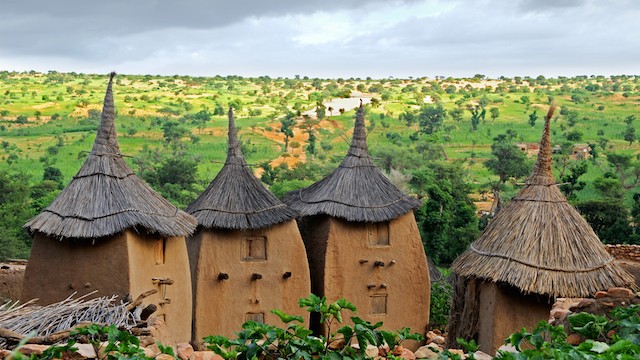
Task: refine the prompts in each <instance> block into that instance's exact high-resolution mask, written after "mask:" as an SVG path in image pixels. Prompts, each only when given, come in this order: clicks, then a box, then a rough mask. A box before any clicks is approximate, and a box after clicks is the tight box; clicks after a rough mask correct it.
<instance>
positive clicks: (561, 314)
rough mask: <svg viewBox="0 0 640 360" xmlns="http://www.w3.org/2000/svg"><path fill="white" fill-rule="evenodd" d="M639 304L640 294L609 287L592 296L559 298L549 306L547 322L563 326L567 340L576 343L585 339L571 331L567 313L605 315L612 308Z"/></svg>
mask: <svg viewBox="0 0 640 360" xmlns="http://www.w3.org/2000/svg"><path fill="white" fill-rule="evenodd" d="M633 304H640V295H639V294H638V293H634V292H633V291H631V290H629V289H627V288H611V289H609V290H607V291H598V292H597V293H596V294H595V296H594V297H593V298H559V299H557V301H556V302H555V304H553V308H551V312H550V318H549V323H550V324H552V325H555V326H563V327H564V330H565V332H566V333H567V334H568V337H567V342H568V343H569V344H571V345H578V344H580V343H581V342H583V341H584V340H585V339H584V337H583V336H582V335H580V334H576V333H571V332H570V326H569V319H568V318H567V317H568V316H569V315H571V314H574V313H581V312H588V313H590V314H594V315H602V316H607V315H609V313H610V312H611V310H612V309H613V308H616V307H623V306H629V305H633Z"/></svg>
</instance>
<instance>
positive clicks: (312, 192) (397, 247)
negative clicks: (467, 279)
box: [285, 104, 430, 333]
mask: <svg viewBox="0 0 640 360" xmlns="http://www.w3.org/2000/svg"><path fill="white" fill-rule="evenodd" d="M285 203H287V204H289V205H290V206H291V207H292V208H293V209H295V210H297V211H298V212H299V213H300V216H302V219H301V220H300V229H301V232H302V238H303V239H304V242H305V245H306V248H307V256H308V258H309V265H310V266H311V288H312V292H313V293H314V294H316V295H318V296H326V297H327V299H328V300H330V301H335V300H337V299H339V298H346V299H347V300H349V301H351V302H353V303H354V305H356V307H357V309H358V316H359V317H361V318H363V319H365V320H368V321H372V322H378V321H383V322H384V327H385V328H386V329H393V330H396V329H400V328H402V327H405V326H406V327H409V328H411V330H413V331H415V332H420V333H422V332H424V330H425V327H426V326H427V324H428V323H429V301H430V299H429V293H430V283H429V270H428V267H427V258H426V256H425V252H424V248H423V245H422V241H421V239H420V234H419V232H418V227H417V225H416V221H415V218H414V215H413V209H415V208H417V207H418V206H420V203H419V202H418V201H417V200H416V199H413V198H411V197H409V196H408V195H406V194H404V193H402V191H400V190H399V189H398V188H396V187H395V186H394V185H393V184H392V183H391V182H390V181H389V180H388V179H387V178H386V177H385V176H384V175H383V174H382V173H381V172H380V170H378V168H376V166H375V165H374V164H373V162H372V160H371V157H370V156H369V150H368V147H367V141H366V130H365V123H364V108H363V106H362V104H361V105H360V108H359V109H358V111H357V114H356V121H355V128H354V132H353V140H352V141H351V145H350V147H349V151H348V153H347V156H346V157H345V158H344V160H343V161H342V164H341V165H340V166H339V167H338V168H337V169H336V170H335V171H333V173H331V174H330V175H329V176H327V177H326V178H324V179H322V180H321V181H319V182H317V183H315V184H313V185H311V186H309V187H307V188H304V189H301V190H296V191H293V192H290V193H289V194H287V196H286V198H285ZM313 321H314V320H312V322H313ZM313 326H314V329H316V330H318V331H322V327H321V326H320V325H319V324H314V325H313Z"/></svg>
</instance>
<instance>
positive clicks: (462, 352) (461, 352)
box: [449, 349, 467, 360]
mask: <svg viewBox="0 0 640 360" xmlns="http://www.w3.org/2000/svg"><path fill="white" fill-rule="evenodd" d="M449 352H450V353H452V354H457V355H459V356H460V358H461V359H462V360H464V359H466V358H467V355H465V353H464V351H463V350H462V349H449Z"/></svg>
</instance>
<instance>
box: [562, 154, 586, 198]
mask: <svg viewBox="0 0 640 360" xmlns="http://www.w3.org/2000/svg"><path fill="white" fill-rule="evenodd" d="M587 169H588V166H587V162H586V161H584V160H583V161H578V162H575V163H574V164H572V165H571V166H569V168H568V170H569V171H568V172H567V173H566V174H565V175H564V176H561V177H560V181H561V182H562V185H560V191H562V192H563V193H564V195H565V196H566V197H567V199H569V200H575V196H576V195H575V193H576V192H577V191H580V190H582V189H584V187H585V186H586V185H587V183H586V182H584V181H581V180H580V177H581V176H582V175H584V174H586V173H587Z"/></svg>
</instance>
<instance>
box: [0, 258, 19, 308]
mask: <svg viewBox="0 0 640 360" xmlns="http://www.w3.org/2000/svg"><path fill="white" fill-rule="evenodd" d="M24 268H25V267H24V265H12V264H0V304H4V303H5V302H6V301H8V300H10V301H16V300H20V295H21V294H22V282H23V279H24Z"/></svg>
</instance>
